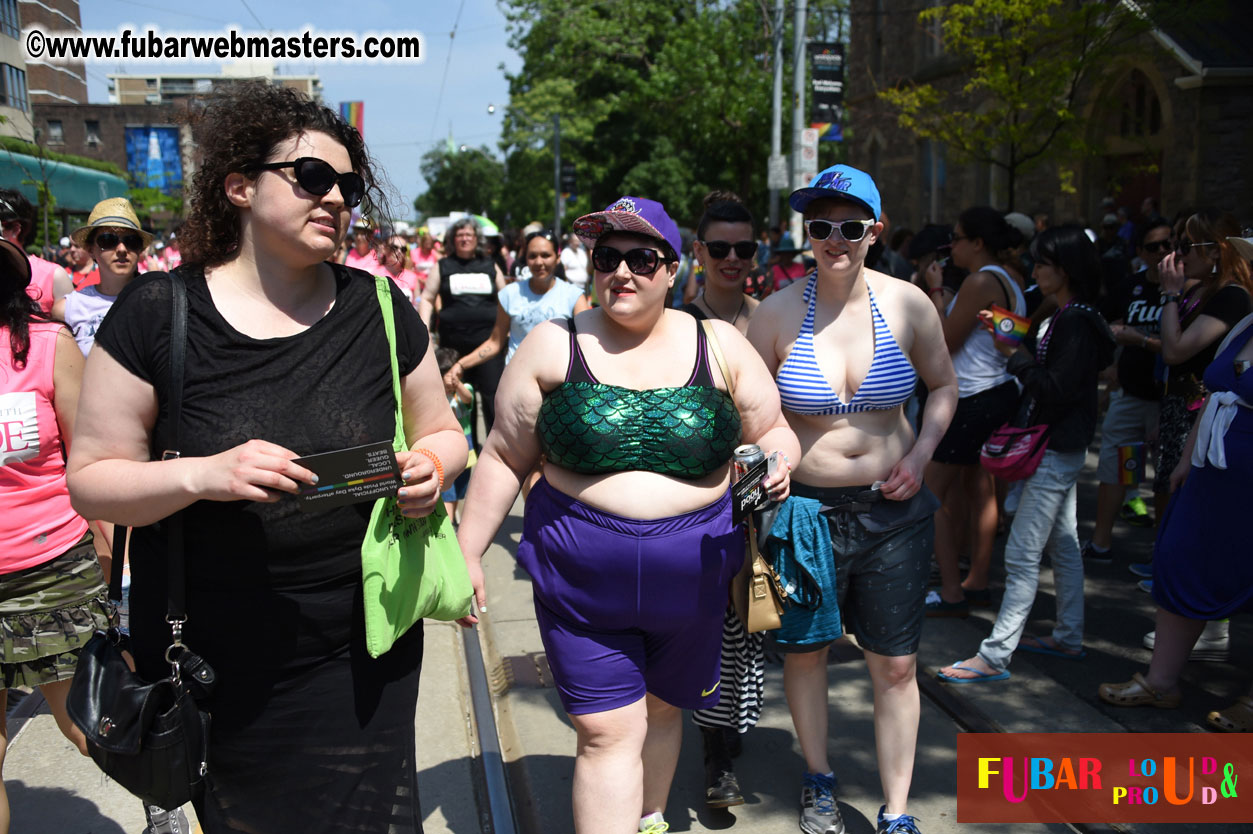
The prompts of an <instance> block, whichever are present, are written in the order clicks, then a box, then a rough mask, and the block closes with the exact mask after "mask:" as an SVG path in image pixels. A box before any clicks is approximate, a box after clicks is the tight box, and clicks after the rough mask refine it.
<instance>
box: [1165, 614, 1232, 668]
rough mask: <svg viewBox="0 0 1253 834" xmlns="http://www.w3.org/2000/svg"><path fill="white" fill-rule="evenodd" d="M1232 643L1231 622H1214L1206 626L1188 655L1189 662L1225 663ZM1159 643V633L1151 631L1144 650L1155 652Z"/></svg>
mask: <svg viewBox="0 0 1253 834" xmlns="http://www.w3.org/2000/svg"><path fill="white" fill-rule="evenodd" d="M1230 641H1231V621H1230V620H1213V621H1211V622H1208V623H1206V624H1205V630H1204V631H1202V632H1201V636H1200V637H1198V638H1197V641H1196V645H1195V646H1193V647H1192V653H1191V654H1190V655H1188V659H1189V660H1196V661H1204V662H1213V663H1225V662H1226V661H1227V658H1228V657H1230V655H1231V653H1230V650H1229V644H1230ZM1156 642H1157V632H1156V631H1150V632H1149V633H1148V634H1146V635H1144V648H1146V649H1148V650H1149V651H1152V650H1153V646H1154V644H1155V643H1156Z"/></svg>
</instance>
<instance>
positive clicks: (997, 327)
mask: <svg viewBox="0 0 1253 834" xmlns="http://www.w3.org/2000/svg"><path fill="white" fill-rule="evenodd" d="M989 309H991V310H992V335H993V336H995V337H996V339H997V341H1000V342H1005V343H1006V344H1011V345H1017V344H1021V343H1022V340H1023V339H1025V338H1026V337H1027V331H1028V330H1030V329H1031V319H1025V318H1023V317H1022V316H1018V315H1014V314H1013V313H1011V312H1010V311H1009V310H1006V309H1005V308H1003V307H997V306H996V305H995V304H993V305H992V306H991V307H990V308H989Z"/></svg>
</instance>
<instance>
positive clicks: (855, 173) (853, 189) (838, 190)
mask: <svg viewBox="0 0 1253 834" xmlns="http://www.w3.org/2000/svg"><path fill="white" fill-rule="evenodd" d="M827 197H833V198H835V199H837V200H848V201H850V202H853V203H857V204H858V205H859V206H865V207H866V209H867V210H868V211H869V212H870V216H871V217H873V218H874V219H875V221H878V219H879V212H880V209H881V208H882V206H883V203H882V201H881V200H880V198H879V188H878V187H877V186H876V185H875V184H874V179H873V178H871V176H870V175H869V174H867V173H866V172H865V171H859V170H858V169H856V168H854V167H852V166H850V165H832V166H831V167H830V168H828V169H826V170H825V171H823V172H822V173H820V174H818V176H816V177H814V179H813V182H811V183H810V184H809V186H808V187H807V188H798V189H796V190H795V191H793V192H792V196H790V197H788V198H787V202H788V205H789V206H791V207H792V208H793V209H795V210H796V211H804V210H805V208H806V207H807V206H808V205H809V204H810V203H812V202H813V201H814V200H821V199H824V198H827Z"/></svg>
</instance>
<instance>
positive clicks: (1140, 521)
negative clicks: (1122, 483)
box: [1118, 495, 1153, 527]
mask: <svg viewBox="0 0 1253 834" xmlns="http://www.w3.org/2000/svg"><path fill="white" fill-rule="evenodd" d="M1118 517H1119V518H1121V519H1122V520H1123V521H1125V522H1127V523H1128V524H1130V525H1131V526H1132V527H1152V526H1153V516H1151V515H1149V508H1148V506H1147V505H1146V504H1145V503H1144V499H1143V498H1141V497H1140V496H1138V495H1137V496H1136V497H1135V498H1132V499H1131V500H1130V501H1128V502H1127V503H1126V504H1123V505H1122V508H1121V509H1120V510H1119V511H1118Z"/></svg>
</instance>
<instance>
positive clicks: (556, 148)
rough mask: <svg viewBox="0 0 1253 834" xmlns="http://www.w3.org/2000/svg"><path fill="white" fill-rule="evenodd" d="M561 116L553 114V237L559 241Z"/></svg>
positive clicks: (561, 211)
mask: <svg viewBox="0 0 1253 834" xmlns="http://www.w3.org/2000/svg"><path fill="white" fill-rule="evenodd" d="M561 203H562V200H561V114H560V113H553V237H555V238H556V239H557V240H561V216H562V215H563V214H565V211H563V209H564V208H565V206H563V205H562V204H561Z"/></svg>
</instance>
